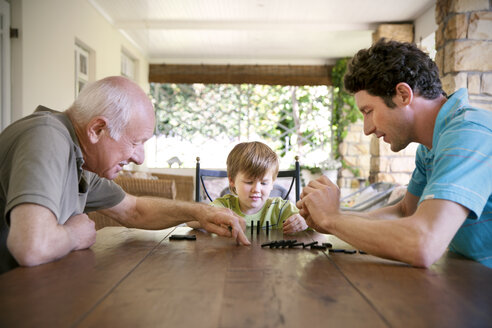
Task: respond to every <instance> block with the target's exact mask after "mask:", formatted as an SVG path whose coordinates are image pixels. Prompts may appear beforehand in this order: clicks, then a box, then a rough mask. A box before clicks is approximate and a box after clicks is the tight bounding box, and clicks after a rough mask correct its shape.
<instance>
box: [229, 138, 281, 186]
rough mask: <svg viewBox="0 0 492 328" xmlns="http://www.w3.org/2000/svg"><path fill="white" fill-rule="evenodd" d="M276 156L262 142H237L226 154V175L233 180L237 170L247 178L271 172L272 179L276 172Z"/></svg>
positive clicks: (262, 175)
mask: <svg viewBox="0 0 492 328" xmlns="http://www.w3.org/2000/svg"><path fill="white" fill-rule="evenodd" d="M278 165H279V164H278V156H277V154H276V153H275V152H274V151H273V150H272V149H271V148H270V147H268V146H267V145H265V144H264V143H262V142H258V141H253V142H243V143H240V144H237V145H236V146H235V147H234V148H233V149H232V150H231V152H230V153H229V156H227V175H228V177H229V179H231V180H234V179H235V178H236V176H237V174H238V173H239V172H243V173H244V174H245V175H246V176H247V177H248V178H251V179H258V178H262V177H264V176H265V175H266V174H267V172H272V177H273V180H275V178H276V177H277V174H278Z"/></svg>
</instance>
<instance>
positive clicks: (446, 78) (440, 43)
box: [436, 0, 492, 110]
mask: <svg viewBox="0 0 492 328" xmlns="http://www.w3.org/2000/svg"><path fill="white" fill-rule="evenodd" d="M436 23H437V24H438V29H437V31H436V50H437V54H436V64H437V66H438V67H439V71H440V75H441V80H442V83H443V89H444V91H445V92H446V93H448V94H451V93H453V92H455V91H456V90H458V89H459V88H468V92H469V98H470V103H471V104H473V105H475V106H477V107H481V108H486V109H489V110H492V5H491V1H489V0H438V1H437V3H436Z"/></svg>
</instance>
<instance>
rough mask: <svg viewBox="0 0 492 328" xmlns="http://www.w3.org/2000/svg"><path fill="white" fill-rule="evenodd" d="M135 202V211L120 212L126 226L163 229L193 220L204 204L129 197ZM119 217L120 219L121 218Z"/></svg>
mask: <svg viewBox="0 0 492 328" xmlns="http://www.w3.org/2000/svg"><path fill="white" fill-rule="evenodd" d="M129 201H130V202H135V207H131V206H130V208H134V209H135V212H132V211H129V212H122V213H121V217H122V218H124V219H123V220H122V221H121V223H123V224H124V225H125V226H128V227H136V228H141V229H151V230H157V229H165V228H168V227H173V226H176V225H178V224H181V223H184V222H188V221H195V220H197V218H198V216H199V215H200V209H201V208H202V207H203V206H205V205H202V204H198V203H192V202H184V201H176V200H170V199H165V198H156V197H145V196H144V197H131V198H130V199H129ZM129 205H131V204H129ZM121 217H120V219H121Z"/></svg>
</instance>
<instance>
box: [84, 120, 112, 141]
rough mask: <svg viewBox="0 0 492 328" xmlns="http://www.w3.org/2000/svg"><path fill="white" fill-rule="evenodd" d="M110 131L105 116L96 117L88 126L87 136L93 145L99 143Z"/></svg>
mask: <svg viewBox="0 0 492 328" xmlns="http://www.w3.org/2000/svg"><path fill="white" fill-rule="evenodd" d="M107 129H108V120H107V119H106V118H105V117H104V116H96V117H94V118H93V119H91V120H90V122H89V124H87V128H86V131H87V136H88V138H89V140H90V142H91V143H93V144H95V143H97V142H98V141H99V140H100V139H101V138H102V136H103V135H104V134H105V132H106V130H107Z"/></svg>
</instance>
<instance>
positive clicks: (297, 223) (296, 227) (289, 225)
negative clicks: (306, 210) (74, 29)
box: [283, 213, 308, 234]
mask: <svg viewBox="0 0 492 328" xmlns="http://www.w3.org/2000/svg"><path fill="white" fill-rule="evenodd" d="M307 227H308V226H307V224H306V221H305V220H304V218H303V217H302V216H300V215H299V214H297V213H296V214H294V215H291V216H290V217H289V218H288V219H287V220H285V221H284V227H283V231H284V233H286V234H293V233H296V232H299V231H304V230H306V229H307Z"/></svg>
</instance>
